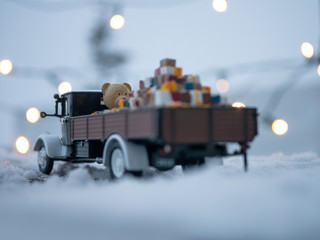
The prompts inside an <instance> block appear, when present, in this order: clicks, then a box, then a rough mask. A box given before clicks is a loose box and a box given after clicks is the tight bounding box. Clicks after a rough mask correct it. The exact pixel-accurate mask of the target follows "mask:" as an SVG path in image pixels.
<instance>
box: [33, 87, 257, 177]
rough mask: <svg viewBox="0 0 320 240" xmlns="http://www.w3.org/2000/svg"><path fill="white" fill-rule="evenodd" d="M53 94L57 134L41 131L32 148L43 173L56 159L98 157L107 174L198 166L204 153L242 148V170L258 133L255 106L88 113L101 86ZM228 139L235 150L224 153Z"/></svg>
mask: <svg viewBox="0 0 320 240" xmlns="http://www.w3.org/2000/svg"><path fill="white" fill-rule="evenodd" d="M54 98H55V99H56V105H55V113H54V114H46V113H44V112H42V113H41V117H43V118H44V117H46V116H56V117H59V118H60V121H61V130H62V136H61V137H59V136H53V135H41V136H39V137H38V138H37V140H36V143H35V146H34V150H35V151H38V165H39V169H40V171H41V172H42V173H45V174H50V172H51V171H52V168H53V164H54V162H55V161H67V162H71V163H94V162H96V163H100V164H104V165H105V166H106V169H108V170H109V172H110V174H109V175H110V177H111V178H112V179H117V178H121V177H122V176H124V174H125V173H132V174H134V175H137V176H139V175H141V174H142V173H143V171H145V170H146V169H148V168H150V167H154V168H156V169H158V170H161V171H166V170H170V169H172V168H173V167H174V166H176V165H181V166H182V167H183V168H188V167H190V166H199V165H201V164H203V163H204V159H205V157H214V156H217V157H224V156H230V155H235V154H242V155H243V159H244V168H245V170H247V149H248V147H249V145H248V143H249V142H251V141H252V140H253V139H254V137H255V136H256V135H257V110H256V109H255V108H247V107H245V108H234V107H231V106H220V107H208V108H200V107H188V108H182V107H177V108H170V107H144V108H140V109H137V110H134V111H119V112H115V113H101V114H92V113H93V112H96V111H101V110H104V109H106V106H105V105H104V103H103V101H102V93H101V91H73V92H68V93H65V94H63V95H62V96H59V95H58V94H56V95H55V96H54ZM228 143H238V144H239V150H238V151H234V152H232V153H229V152H228V150H227V144H228Z"/></svg>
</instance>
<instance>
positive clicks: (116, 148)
mask: <svg viewBox="0 0 320 240" xmlns="http://www.w3.org/2000/svg"><path fill="white" fill-rule="evenodd" d="M106 160H107V162H106V163H107V164H106V165H107V167H108V168H109V171H110V178H111V179H118V178H121V177H123V176H124V174H125V172H126V169H125V163H124V154H123V151H122V149H121V146H120V144H119V143H118V142H117V141H112V142H111V143H110V144H109V146H108V148H107V159H106Z"/></svg>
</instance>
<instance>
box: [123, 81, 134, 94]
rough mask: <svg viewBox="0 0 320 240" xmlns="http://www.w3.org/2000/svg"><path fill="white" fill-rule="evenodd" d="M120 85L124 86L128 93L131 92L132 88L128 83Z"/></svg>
mask: <svg viewBox="0 0 320 240" xmlns="http://www.w3.org/2000/svg"><path fill="white" fill-rule="evenodd" d="M122 84H123V85H125V86H126V87H127V88H128V89H129V90H130V92H131V91H132V88H131V86H130V84H129V83H122Z"/></svg>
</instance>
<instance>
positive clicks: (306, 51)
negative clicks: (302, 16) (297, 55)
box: [301, 42, 314, 58]
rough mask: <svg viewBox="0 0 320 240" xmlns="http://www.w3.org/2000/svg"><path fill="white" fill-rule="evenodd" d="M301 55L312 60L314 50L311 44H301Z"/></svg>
mask: <svg viewBox="0 0 320 240" xmlns="http://www.w3.org/2000/svg"><path fill="white" fill-rule="evenodd" d="M301 53H302V55H303V56H304V57H306V58H312V57H313V54H314V49H313V46H312V44H311V43H309V42H304V43H302V44H301Z"/></svg>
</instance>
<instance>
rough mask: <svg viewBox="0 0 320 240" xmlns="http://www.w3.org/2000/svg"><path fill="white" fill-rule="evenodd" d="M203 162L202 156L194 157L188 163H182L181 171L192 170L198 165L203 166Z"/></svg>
mask: <svg viewBox="0 0 320 240" xmlns="http://www.w3.org/2000/svg"><path fill="white" fill-rule="evenodd" d="M204 164H205V160H204V158H195V159H192V160H191V161H190V162H189V163H187V164H183V165H182V170H183V172H189V171H192V170H194V169H196V168H198V167H200V166H203V165H204Z"/></svg>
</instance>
